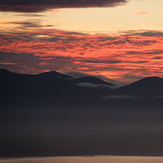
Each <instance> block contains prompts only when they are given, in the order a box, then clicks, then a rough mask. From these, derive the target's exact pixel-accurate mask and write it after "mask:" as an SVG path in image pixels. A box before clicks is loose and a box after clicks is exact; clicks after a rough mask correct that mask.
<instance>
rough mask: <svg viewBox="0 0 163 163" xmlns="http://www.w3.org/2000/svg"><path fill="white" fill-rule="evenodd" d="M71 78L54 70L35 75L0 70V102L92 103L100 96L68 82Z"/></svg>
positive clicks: (98, 99)
mask: <svg viewBox="0 0 163 163" xmlns="http://www.w3.org/2000/svg"><path fill="white" fill-rule="evenodd" d="M70 78H72V77H71V76H68V75H63V74H60V73H58V72H55V71H50V72H46V73H41V74H37V75H29V74H17V73H13V72H10V71H8V70H4V69H1V70H0V89H1V93H0V97H1V102H6V103H8V102H14V103H15V102H16V103H19V102H26V103H28V102H29V103H31V102H35V103H38V102H40V103H41V102H43V101H47V102H52V103H55V104H56V103H62V104H63V103H65V105H66V104H68V103H74V104H75V103H83V102H85V103H93V102H94V101H100V100H102V98H101V97H100V96H99V95H97V94H92V93H90V92H88V91H86V90H85V89H83V88H82V87H80V86H78V85H76V84H74V83H73V82H69V80H68V79H70Z"/></svg>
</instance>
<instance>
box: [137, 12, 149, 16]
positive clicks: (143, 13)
mask: <svg viewBox="0 0 163 163" xmlns="http://www.w3.org/2000/svg"><path fill="white" fill-rule="evenodd" d="M147 14H150V13H149V12H138V13H135V15H147Z"/></svg>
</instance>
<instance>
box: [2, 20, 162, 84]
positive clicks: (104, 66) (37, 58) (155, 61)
mask: <svg viewBox="0 0 163 163" xmlns="http://www.w3.org/2000/svg"><path fill="white" fill-rule="evenodd" d="M13 23H14V22H13ZM19 25H21V26H27V27H28V26H35V24H30V23H29V24H28V23H27V24H26V23H25V22H22V23H20V24H19ZM36 25H37V24H36ZM162 44H163V35H162V31H126V32H124V35H115V36H110V35H106V34H105V35H104V34H93V35H89V34H83V33H78V32H71V31H62V30H57V29H53V30H45V29H39V27H38V30H28V31H26V32H21V33H16V32H15V33H14V32H6V33H1V37H0V53H1V57H0V58H1V64H0V66H1V68H6V67H7V63H12V64H10V65H9V64H8V68H9V69H11V68H12V70H14V69H15V71H18V67H20V66H21V69H19V71H22V72H24V71H25V72H27V68H25V70H23V68H24V65H26V66H27V67H30V66H31V70H30V71H29V72H28V73H30V72H31V73H38V72H41V71H47V70H56V71H60V72H64V71H69V70H70V71H76V72H79V71H80V72H82V73H84V74H93V75H102V76H104V77H107V78H110V79H115V80H121V81H125V82H130V81H134V80H135V79H138V78H141V77H145V76H158V75H159V76H160V77H161V76H162V73H163V66H162V64H163V59H162V54H163V50H162ZM158 72H159V73H158Z"/></svg>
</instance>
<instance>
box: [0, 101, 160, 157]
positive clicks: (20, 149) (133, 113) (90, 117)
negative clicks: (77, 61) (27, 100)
mask: <svg viewBox="0 0 163 163" xmlns="http://www.w3.org/2000/svg"><path fill="white" fill-rule="evenodd" d="M119 105H120V103H119ZM162 126H163V109H162V108H160V107H153V106H151V107H147V106H146V107H144V106H142V105H141V106H139V105H135V106H131V105H128V107H127V106H126V105H122V106H121V107H119V106H118V105H110V106H105V107H100V106H96V107H88V106H87V107H84V106H81V107H79V106H78V107H77V106H72V107H63V106H62V107H59V106H56V107H52V106H44V105H42V106H41V105H40V106H39V105H37V106H24V107H23V106H19V107H17V108H7V109H5V108H2V109H1V114H0V131H1V134H0V144H1V146H0V156H1V157H8V156H11V157H21V156H23V157H24V156H63V155H112V154H113V155H163V152H162V151H163V146H162V144H163V139H162V137H163V127H162Z"/></svg>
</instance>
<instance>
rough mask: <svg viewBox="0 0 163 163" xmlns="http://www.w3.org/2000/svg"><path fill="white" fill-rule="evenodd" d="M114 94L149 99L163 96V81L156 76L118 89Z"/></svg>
mask: <svg viewBox="0 0 163 163" xmlns="http://www.w3.org/2000/svg"><path fill="white" fill-rule="evenodd" d="M114 94H116V95H131V96H148V97H149V96H150V97H152V96H153V97H155V96H162V95H163V79H162V78H159V77H156V76H154V77H146V78H143V79H141V80H139V81H136V82H134V83H131V84H129V85H126V86H123V87H120V88H117V89H116V90H115V91H114Z"/></svg>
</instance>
